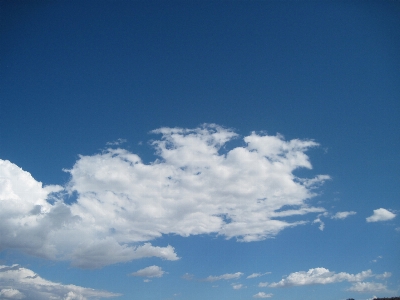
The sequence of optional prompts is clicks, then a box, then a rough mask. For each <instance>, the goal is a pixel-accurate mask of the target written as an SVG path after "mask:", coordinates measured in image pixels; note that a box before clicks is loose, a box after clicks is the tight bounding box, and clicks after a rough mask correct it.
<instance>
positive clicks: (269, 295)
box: [253, 292, 273, 298]
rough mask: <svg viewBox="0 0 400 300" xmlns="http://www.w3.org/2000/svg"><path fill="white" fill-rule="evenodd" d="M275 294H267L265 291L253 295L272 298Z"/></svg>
mask: <svg viewBox="0 0 400 300" xmlns="http://www.w3.org/2000/svg"><path fill="white" fill-rule="evenodd" d="M272 296H273V294H266V293H264V292H259V293H257V294H255V295H253V298H271V297H272Z"/></svg>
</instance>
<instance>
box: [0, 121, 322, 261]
mask: <svg viewBox="0 0 400 300" xmlns="http://www.w3.org/2000/svg"><path fill="white" fill-rule="evenodd" d="M153 133H155V134H161V135H162V137H161V139H159V140H154V141H152V145H153V146H154V147H155V149H156V153H157V155H158V156H159V159H157V160H155V161H154V162H153V163H151V164H144V163H143V162H142V161H141V159H140V157H139V156H137V155H136V154H133V153H131V152H129V151H127V150H124V149H108V150H107V151H104V152H102V153H100V154H95V155H92V156H80V158H79V160H78V161H77V162H76V163H75V165H74V166H73V167H72V169H70V170H68V171H67V172H69V173H70V175H71V180H70V181H69V182H68V183H67V185H66V186H65V187H64V188H63V187H60V186H45V187H43V186H42V184H41V183H40V182H37V181H36V180H35V179H34V178H33V177H32V176H31V175H30V174H29V173H28V172H26V171H23V170H22V169H21V168H19V167H18V166H16V165H15V164H13V163H11V162H9V161H3V160H0V164H1V168H0V234H1V236H2V241H1V244H0V249H5V248H14V249H20V250H22V251H24V252H26V253H29V254H33V255H38V256H42V257H46V258H50V259H63V260H71V261H72V264H73V265H75V266H79V267H83V268H95V267H101V266H104V265H108V264H113V263H118V262H124V261H130V260H132V259H139V258H143V257H149V256H155V257H160V258H162V259H168V260H176V259H178V256H177V254H176V253H175V251H174V248H173V247H171V246H169V245H168V246H166V247H154V246H152V245H151V244H150V243H144V244H142V243H143V242H147V241H150V240H153V239H155V238H158V237H161V236H162V235H163V234H178V235H181V236H185V237H186V236H190V235H197V234H210V233H216V234H218V235H222V236H225V237H226V238H228V239H229V238H233V237H236V238H237V239H238V240H240V241H245V242H251V241H259V240H263V239H266V238H268V237H273V236H275V235H277V234H278V233H279V232H280V231H281V230H283V229H285V228H290V227H294V226H297V225H300V224H305V223H307V220H303V221H297V222H289V221H286V220H285V217H290V216H294V215H298V216H301V215H306V214H309V213H322V212H324V211H325V209H323V208H320V207H313V206H310V205H309V201H308V200H309V199H310V198H312V197H313V196H315V195H316V193H315V192H314V188H315V187H316V186H318V185H319V184H321V183H322V182H323V181H325V180H327V179H329V176H326V175H319V176H317V177H315V178H311V179H305V178H299V177H296V176H295V175H293V171H294V170H296V169H298V168H309V169H310V168H311V164H310V162H309V159H308V156H307V155H306V154H305V151H306V150H307V149H308V148H310V147H315V146H317V145H318V144H317V143H315V142H313V141H309V140H299V139H294V140H290V141H285V140H284V139H283V138H282V137H281V136H279V135H278V136H268V135H262V134H257V133H254V132H253V133H252V134H251V135H249V136H246V137H244V139H243V140H244V145H243V146H239V147H236V148H234V149H231V150H227V149H225V148H224V147H226V143H227V142H228V141H230V140H232V139H234V138H237V137H238V136H237V134H236V133H234V132H233V131H232V130H230V129H226V128H223V127H220V126H218V125H213V124H211V125H204V126H203V127H199V128H195V129H182V128H161V129H158V130H155V131H153ZM63 189H64V190H63ZM66 192H68V193H76V194H77V195H78V197H77V200H76V202H74V203H72V204H68V205H67V204H64V203H63V201H62V200H61V198H62V195H63V193H64V194H65V193H66ZM57 197H58V198H57ZM282 208H287V209H282Z"/></svg>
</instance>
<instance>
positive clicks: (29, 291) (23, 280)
mask: <svg viewBox="0 0 400 300" xmlns="http://www.w3.org/2000/svg"><path fill="white" fill-rule="evenodd" d="M117 296H120V294H114V293H110V292H106V291H99V290H94V289H90V288H84V287H80V286H76V285H72V284H69V285H63V284H61V283H55V282H51V281H48V280H46V279H43V278H42V277H40V276H39V275H38V274H36V273H35V272H33V271H32V270H29V269H26V268H22V267H20V266H19V265H12V266H0V298H1V299H31V300H42V299H65V300H73V299H76V300H85V299H100V298H109V297H117Z"/></svg>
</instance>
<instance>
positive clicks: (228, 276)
mask: <svg viewBox="0 0 400 300" xmlns="http://www.w3.org/2000/svg"><path fill="white" fill-rule="evenodd" d="M242 275H243V273H242V272H236V273H233V274H229V273H227V274H224V275H220V276H208V277H207V278H206V279H204V281H217V280H230V279H238V278H240V276H242Z"/></svg>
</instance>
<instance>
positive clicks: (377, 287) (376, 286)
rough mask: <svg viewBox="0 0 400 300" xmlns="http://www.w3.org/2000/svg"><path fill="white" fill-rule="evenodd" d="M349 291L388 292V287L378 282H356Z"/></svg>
mask: <svg viewBox="0 0 400 300" xmlns="http://www.w3.org/2000/svg"><path fill="white" fill-rule="evenodd" d="M348 291H352V292H359V293H375V292H381V293H386V292H388V289H387V286H386V285H384V284H382V283H378V282H355V283H353V285H352V286H351V287H350V288H349V289H348Z"/></svg>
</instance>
